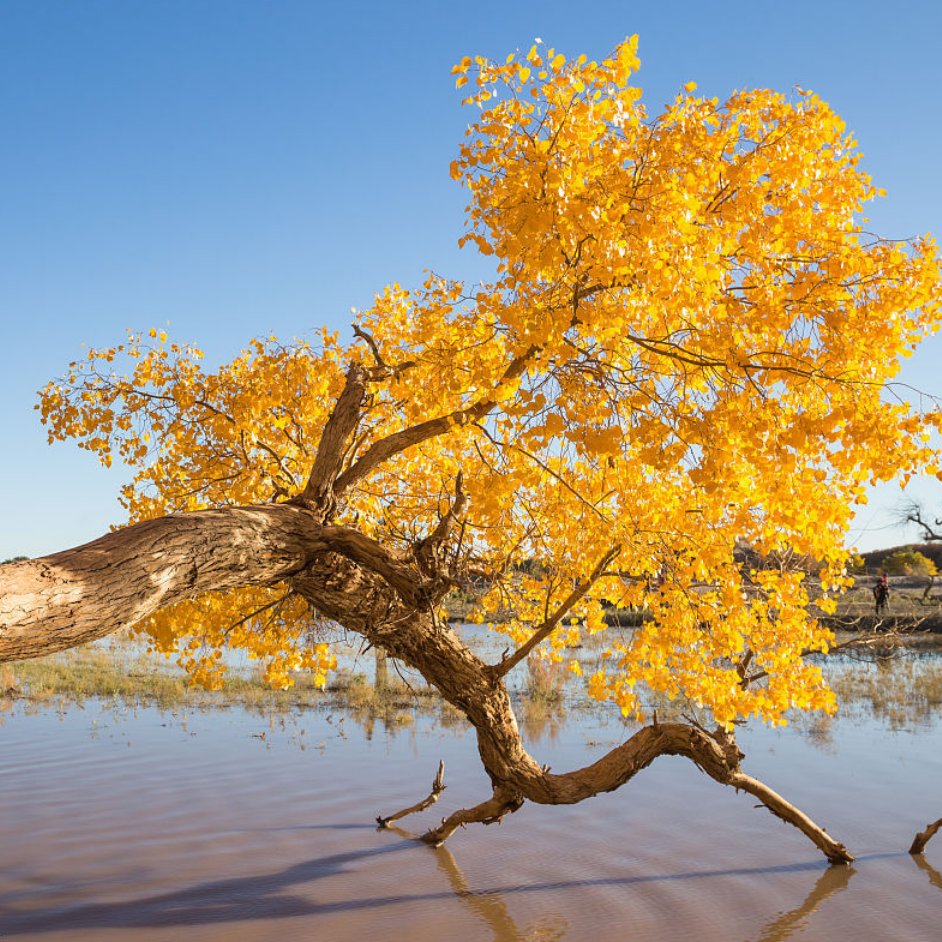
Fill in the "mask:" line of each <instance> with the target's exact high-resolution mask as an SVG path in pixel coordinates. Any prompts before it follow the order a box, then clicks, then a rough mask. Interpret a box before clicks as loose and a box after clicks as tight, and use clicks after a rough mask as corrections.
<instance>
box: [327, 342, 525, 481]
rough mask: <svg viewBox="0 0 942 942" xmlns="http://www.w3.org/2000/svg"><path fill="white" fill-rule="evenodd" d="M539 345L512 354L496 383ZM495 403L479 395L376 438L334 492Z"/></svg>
mask: <svg viewBox="0 0 942 942" xmlns="http://www.w3.org/2000/svg"><path fill="white" fill-rule="evenodd" d="M539 349H540V348H539V347H537V346H535V345H533V346H530V347H528V348H527V350H525V351H524V352H523V353H521V354H520V355H519V356H517V357H515V358H514V359H513V360H512V361H511V363H510V365H509V366H508V367H507V369H506V370H505V371H504V373H503V375H502V376H501V378H500V382H499V383H498V386H500V385H501V384H503V383H506V382H511V381H513V380H515V379H519V378H520V376H522V375H523V372H524V370H525V369H526V367H527V364H528V363H529V361H530V360H531V359H532V357H533V356H534V355H535V354H536V353H537V352H538V351H539ZM496 405H497V400H496V399H481V400H478V402H475V403H473V404H472V405H470V406H467V407H466V408H464V409H456V410H455V411H454V412H449V413H448V414H447V415H442V416H439V417H438V418H435V419H429V420H428V421H426V422H420V423H419V424H418V425H412V426H410V427H409V428H406V429H402V430H400V431H398V432H393V434H391V435H387V436H386V437H385V438H381V439H379V441H376V442H374V443H373V444H372V445H370V447H369V448H368V449H367V450H366V452H365V453H364V454H363V456H362V457H361V458H359V459H358V460H357V461H356V462H355V463H354V464H353V465H351V467H349V468H347V470H346V471H344V472H343V474H341V475H340V477H339V478H337V481H336V483H335V485H334V493H335V494H336V495H337V496H338V497H339V496H340V495H341V494H343V493H344V491H347V490H349V489H350V488H351V487H353V485H354V484H356V483H357V482H358V481H361V480H362V479H363V478H365V477H366V476H367V475H368V474H369V473H370V472H371V471H373V470H374V469H375V468H377V467H378V466H379V465H381V464H382V463H383V462H384V461H387V460H388V459H389V458H391V457H392V456H393V455H397V454H399V452H401V451H405V450H406V449H408V448H412V447H413V446H415V445H419V444H421V443H422V442H424V441H428V440H429V439H430V438H435V437H437V436H438V435H442V434H444V433H445V432H447V431H448V430H449V429H451V428H454V427H455V426H461V425H467V424H468V423H469V422H475V421H477V420H478V419H482V418H483V417H484V416H485V415H487V414H488V413H489V412H490V411H491V409H493V408H494V406H496Z"/></svg>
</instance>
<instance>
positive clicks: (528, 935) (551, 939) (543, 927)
mask: <svg viewBox="0 0 942 942" xmlns="http://www.w3.org/2000/svg"><path fill="white" fill-rule="evenodd" d="M389 830H390V831H394V832H395V833H396V834H399V835H400V836H401V837H403V838H405V839H407V840H414V841H417V840H419V837H418V835H416V834H410V833H409V832H408V831H406V830H404V829H403V828H400V827H397V826H396V825H391V826H390V827H389ZM432 853H434V854H435V862H436V863H437V864H438V868H439V870H440V871H441V872H442V873H444V874H445V876H446V877H447V878H448V882H449V884H450V885H451V888H452V889H453V890H454V892H455V896H456V897H457V898H458V899H459V900H461V902H463V903H464V904H465V905H466V906H467V907H468V908H469V909H470V910H471V911H472V912H473V913H474V914H475V916H477V917H478V918H479V919H481V920H482V921H483V922H484V923H486V924H487V926H488V927H489V928H490V930H491V932H492V933H493V940H494V942H537V940H539V942H557V940H559V939H563V938H565V936H566V930H567V926H568V923H567V922H566V920H565V919H564V918H563V917H562V916H559V915H557V916H550V917H544V918H543V919H541V920H540V921H539V923H538V924H535V925H532V926H526V927H524V928H523V929H521V928H520V927H519V926H518V925H517V923H516V922H515V921H514V919H513V917H512V916H511V915H510V911H509V910H508V908H507V903H506V902H504V899H503V897H502V896H501V895H500V894H499V893H495V892H492V891H486V892H483V893H482V892H476V891H474V890H472V889H471V887H470V886H469V885H468V881H467V879H466V878H465V875H464V874H463V873H462V872H461V868H460V867H459V866H458V862H457V861H456V860H455V858H454V856H453V855H452V853H451V851H450V850H449V849H448V848H447V847H446V846H445V845H444V844H443V845H442V846H441V847H436V848H434V849H432Z"/></svg>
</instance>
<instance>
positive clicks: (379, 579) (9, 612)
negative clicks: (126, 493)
mask: <svg viewBox="0 0 942 942" xmlns="http://www.w3.org/2000/svg"><path fill="white" fill-rule="evenodd" d="M277 582H284V583H287V584H288V585H289V586H290V587H291V588H292V589H293V590H294V591H295V592H296V593H298V594H299V595H301V596H303V597H304V598H305V599H307V601H308V602H309V604H310V605H311V606H312V607H313V608H314V609H316V610H317V611H318V612H319V613H321V614H322V615H325V616H327V617H328V618H331V619H333V620H335V621H336V622H338V623H339V624H341V625H343V626H344V627H345V628H346V629H348V630H351V631H355V632H358V633H359V634H361V635H363V636H364V637H365V638H367V639H368V640H369V641H370V642H372V643H373V644H374V645H375V646H376V647H378V648H382V649H383V650H384V651H385V652H386V653H387V654H388V655H389V656H390V657H395V658H397V659H399V660H400V661H402V662H403V663H404V664H406V665H409V666H410V667H412V668H414V669H416V670H417V671H419V673H421V674H422V676H423V677H424V678H425V679H426V680H427V681H428V682H429V683H430V684H432V685H433V686H434V687H436V688H437V689H438V691H439V692H440V693H441V695H442V696H443V697H444V698H445V699H446V700H447V701H448V702H449V703H451V704H452V705H454V706H455V707H457V708H458V709H459V710H461V712H462V713H464V715H465V716H466V717H467V718H468V720H469V721H470V722H471V723H472V725H473V726H474V728H475V730H476V732H477V741H478V751H479V753H480V756H481V761H482V762H483V764H484V768H485V769H486V770H487V773H488V775H489V776H490V779H491V784H492V788H493V794H492V796H491V797H490V798H488V799H487V800H485V801H484V802H482V803H481V804H480V805H477V806H476V807H474V808H471V809H467V810H462V811H457V812H455V813H454V814H452V815H451V816H450V817H449V818H446V819H445V820H444V821H443V822H442V824H441V826H440V827H438V828H436V829H434V830H433V831H430V832H429V833H428V834H427V835H426V836H425V839H426V840H427V841H428V842H429V843H432V844H440V843H442V842H443V841H444V840H445V839H447V837H448V836H449V835H450V834H451V833H452V832H453V831H454V830H455V829H456V828H458V827H461V826H462V825H464V824H468V823H471V822H482V823H492V822H495V821H499V820H501V819H502V818H503V817H504V816H505V815H507V814H508V813H511V812H513V811H516V810H517V809H518V808H519V807H520V806H521V805H522V804H523V803H524V801H527V800H529V801H533V802H537V803H539V804H547V805H557V804H574V803H576V802H580V801H583V800H585V799H586V798H590V797H592V796H593V795H597V794H599V793H600V792H605V791H613V790H614V789H617V788H619V787H620V786H622V785H623V784H625V783H626V782H627V781H629V780H630V779H631V778H632V777H633V776H634V775H636V774H637V773H638V772H639V771H641V770H642V769H644V768H646V767H647V766H648V765H650V764H651V762H653V761H654V760H655V759H656V758H657V757H658V756H662V755H681V756H686V757H687V758H689V759H690V760H691V761H693V762H694V763H696V764H697V765H698V766H699V767H700V768H701V769H702V770H703V771H705V772H706V773H707V774H708V775H709V776H710V777H711V778H713V779H715V780H716V781H717V782H720V783H721V784H724V785H730V786H732V787H734V788H736V789H741V790H744V791H746V792H748V793H749V794H751V795H753V796H754V797H756V798H757V799H758V800H759V801H760V802H762V804H763V805H765V806H766V807H767V808H768V809H769V810H770V811H772V812H773V814H775V815H777V816H778V817H780V818H782V819H783V820H785V821H787V822H789V823H790V824H793V825H794V826H795V827H797V828H798V829H799V830H801V831H802V833H804V834H805V835H806V836H807V837H808V838H809V839H810V840H812V841H813V842H814V843H815V845H816V846H817V847H818V848H819V849H820V850H821V851H822V853H824V855H825V856H826V857H827V859H828V860H829V861H831V862H832V863H847V862H849V861H850V860H852V859H853V858H852V857H851V856H850V854H849V853H848V852H847V850H846V849H845V848H844V846H843V845H842V844H840V843H838V842H837V841H835V840H833V839H832V838H831V837H830V836H828V835H827V834H826V833H825V832H824V831H823V830H822V829H821V828H819V827H818V826H817V825H816V824H814V823H813V822H812V821H811V820H810V819H809V818H808V817H807V816H805V815H804V814H802V813H801V812H800V811H798V809H796V808H794V807H793V806H792V805H791V804H789V803H788V802H787V801H785V799H783V798H782V797H781V796H779V795H777V794H776V793H775V792H773V791H772V790H771V789H769V788H767V787H766V786H765V785H763V784H762V783H761V782H758V781H756V780H755V779H753V778H750V777H749V776H747V775H745V774H744V773H742V771H741V770H740V768H739V761H740V759H741V758H742V756H741V754H740V752H739V750H738V749H737V747H736V744H735V741H734V740H733V739H732V737H731V736H727V735H726V734H724V733H720V732H718V733H715V734H710V733H707V732H706V731H704V730H702V729H699V728H697V727H695V726H691V725H688V724H682V723H662V724H655V725H652V726H647V727H645V728H643V729H641V730H639V731H638V732H637V733H636V734H635V735H634V736H632V737H631V738H630V739H629V740H628V741H627V742H625V743H624V744H622V745H621V746H618V747H617V748H615V749H613V750H612V751H611V752H609V753H608V754H607V755H605V756H603V757H602V758H601V759H599V760H598V761H597V762H595V763H593V764H592V765H589V766H587V767H585V768H583V769H578V770H576V771H573V772H568V773H564V774H552V773H550V771H549V770H548V769H547V768H544V767H542V766H540V765H539V763H537V761H536V760H535V759H534V758H533V757H532V756H531V755H530V754H529V753H528V752H527V751H526V749H525V748H524V746H523V742H522V740H521V737H520V731H519V729H518V727H517V721H516V717H515V716H514V712H513V709H512V706H511V701H510V696H509V694H508V691H507V688H506V686H505V684H504V682H503V680H502V672H501V671H500V670H499V669H498V667H499V665H498V666H494V665H487V664H485V663H484V662H483V661H481V660H480V658H478V657H477V656H476V655H475V654H474V653H473V652H471V651H470V650H469V649H468V648H467V647H466V646H465V645H464V644H463V643H462V641H461V640H460V639H459V638H458V636H457V635H456V634H455V633H454V632H453V631H452V630H451V629H450V628H449V627H448V626H447V625H445V624H441V623H440V622H438V621H437V620H436V618H435V617H434V614H433V606H432V604H431V602H429V603H428V604H427V606H426V607H423V606H422V604H421V599H422V598H423V594H424V593H426V592H427V591H429V590H428V580H427V578H426V577H425V575H423V573H422V572H421V571H420V570H419V569H418V568H416V566H415V559H414V558H410V557H408V556H407V555H406V554H399V555H394V554H391V553H389V552H387V551H386V550H385V549H383V548H382V547H381V546H379V545H378V544H375V543H372V541H370V540H369V539H368V538H367V537H365V536H363V535H362V534H357V533H355V531H351V530H349V529H346V528H342V527H336V526H323V525H321V523H320V521H319V518H318V516H317V515H316V514H313V513H311V512H309V511H308V510H307V509H305V508H304V507H301V506H296V505H293V504H278V505H264V506H258V507H245V508H231V509H225V508H224V509H219V510H210V511H204V512H200V513H194V514H187V515H180V516H171V517H164V518H161V519H159V520H153V521H148V522H146V523H141V524H137V525H135V526H131V527H128V528H126V529H124V530H118V531H116V532H113V533H110V534H108V535H107V536H104V537H102V538H101V539H99V540H95V541H94V542H92V543H88V544H86V545H85V546H81V547H78V548H77V549H73V550H68V551H65V552H62V553H57V554H55V555H53V556H48V557H45V558H43V559H38V560H31V561H29V562H24V563H17V564H11V565H6V566H3V567H0V661H4V660H13V659H20V658H26V657H35V656H38V655H41V654H46V653H50V652H53V651H58V650H62V649H63V648H67V647H71V646H73V645H76V644H80V643H83V642H85V641H90V640H93V639H95V638H99V637H102V636H104V635H106V634H108V633H110V632H112V631H116V630H118V629H120V628H124V627H126V626H129V625H132V624H134V623H135V622H136V621H139V620H140V619H142V618H144V617H146V616H147V615H149V614H151V613H153V612H155V611H157V610H158V609H159V608H161V607H164V606H167V605H170V604H172V603H174V602H177V601H180V600H182V599H185V598H190V597H194V596H197V595H200V594H203V593H205V592H209V591H215V590H224V589H233V588H238V587H242V586H257V585H272V584H274V583H277ZM404 583H407V584H404ZM439 793H440V792H439ZM436 797H437V795H436ZM430 803H431V802H429V804H430ZM420 804H422V803H420ZM406 810H408V809H406Z"/></svg>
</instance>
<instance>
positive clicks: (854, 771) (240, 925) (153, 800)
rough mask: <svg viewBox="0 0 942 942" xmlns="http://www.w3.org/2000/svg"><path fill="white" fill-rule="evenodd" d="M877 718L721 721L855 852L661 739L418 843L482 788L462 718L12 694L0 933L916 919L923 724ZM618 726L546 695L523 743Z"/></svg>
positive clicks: (934, 888) (938, 927) (403, 934)
mask: <svg viewBox="0 0 942 942" xmlns="http://www.w3.org/2000/svg"><path fill="white" fill-rule="evenodd" d="M400 719H401V718H400ZM894 725H895V727H896V728H893V729H891V728H890V727H889V726H888V724H887V723H886V722H885V721H884V720H880V719H877V718H874V717H873V716H872V715H869V714H867V713H866V712H864V713H863V714H860V713H859V712H858V713H856V714H854V715H849V716H847V717H845V718H843V719H841V718H839V719H837V720H835V721H833V722H832V723H831V724H830V726H829V728H827V730H826V731H824V732H823V733H822V731H821V730H820V729H818V730H816V731H815V734H814V735H808V734H807V733H806V732H802V731H801V730H799V729H797V728H794V729H793V728H787V729H784V730H772V729H766V728H761V727H759V728H756V729H748V730H746V731H744V732H743V733H742V734H741V736H740V739H741V743H742V745H743V747H744V750H745V751H746V753H747V760H746V763H745V768H746V770H747V771H749V772H751V773H753V774H755V775H757V776H759V777H760V778H762V779H764V780H765V781H767V782H768V783H769V784H770V785H772V786H773V787H774V788H776V789H778V790H779V791H781V792H782V793H783V794H784V795H785V796H786V797H788V798H790V799H791V800H792V801H794V802H795V803H797V804H798V805H799V806H800V807H802V808H803V809H804V810H806V811H807V812H808V813H809V814H811V815H812V816H813V817H814V818H815V819H816V820H818V821H819V823H821V824H822V825H824V826H825V827H827V828H828V830H829V831H830V832H831V833H832V834H834V835H836V836H838V837H839V838H840V839H841V840H843V841H844V842H845V843H847V845H848V846H849V848H850V849H851V850H852V852H853V853H855V854H856V855H857V861H856V862H855V863H854V865H853V866H852V867H842V868H830V867H828V866H826V865H825V863H824V861H823V860H822V859H821V858H820V856H819V855H818V854H817V852H816V851H815V850H814V848H813V847H812V846H811V845H810V844H809V843H807V842H806V841H805V839H804V838H802V836H801V835H800V834H798V833H797V832H796V831H794V830H793V829H792V828H789V827H787V826H786V825H784V824H782V823H781V822H779V821H778V820H776V819H775V818H773V817H772V816H770V815H769V814H768V813H767V812H765V811H764V810H757V809H755V808H754V807H753V802H752V801H751V800H750V799H749V798H748V797H747V796H744V795H737V794H736V793H735V792H733V791H732V790H730V789H724V788H722V787H721V786H718V785H717V784H716V783H714V782H713V781H711V780H710V779H708V778H707V777H706V776H704V775H702V774H700V773H699V772H698V771H697V769H696V768H695V767H694V766H693V765H691V764H690V763H689V762H687V761H685V760H682V759H660V760H658V761H657V762H656V763H655V765H654V766H652V767H651V768H650V769H647V770H645V771H644V772H643V773H641V774H640V775H639V776H638V777H637V778H636V779H635V780H633V781H632V782H630V783H629V784H628V785H626V786H625V787H624V788H622V789H621V790H619V791H618V792H615V793H613V794H610V795H606V796H603V797H600V798H596V799H594V800H591V801H588V802H584V803H583V804H581V805H578V806H575V807H572V808H542V807H537V806H531V805H527V806H525V807H524V808H523V809H522V810H521V811H520V812H518V813H517V814H516V815H513V816H512V817H510V818H508V819H507V820H506V821H505V822H504V824H503V825H501V826H499V827H496V826H495V827H487V828H485V827H480V826H478V827H474V828H470V829H468V830H466V831H463V832H459V833H458V834H456V835H455V836H454V838H452V840H451V841H450V842H449V845H448V847H447V848H444V849H441V850H437V851H436V850H432V849H430V848H427V847H425V846H424V845H419V844H416V843H415V842H414V841H413V840H412V839H411V833H412V831H415V832H417V831H419V830H420V829H421V827H422V825H423V823H425V824H428V823H429V822H431V821H433V820H437V819H438V817H440V815H441V814H442V813H444V812H447V811H449V810H452V809H454V808H456V807H459V806H463V805H466V804H468V803H473V802H476V801H478V800H480V799H481V798H482V797H484V796H485V795H486V794H487V788H486V781H485V778H484V775H483V773H482V772H481V769H480V766H479V764H478V762H477V759H476V755H475V748H474V742H473V737H472V735H471V733H470V732H469V731H468V730H467V729H465V728H463V727H458V728H450V729H443V728H441V726H440V725H439V724H438V723H437V722H436V721H435V720H434V719H432V718H429V717H421V716H419V717H417V718H416V719H415V721H414V722H413V723H412V724H410V725H402V724H401V722H400V723H398V724H397V725H395V726H393V727H390V728H389V729H387V728H386V727H385V726H384V725H383V723H382V722H377V723H376V724H375V725H373V727H372V729H371V730H370V735H367V731H366V729H365V728H364V727H363V726H361V725H357V723H356V722H355V721H354V719H353V718H352V717H351V716H345V715H344V714H343V713H342V712H334V713H328V712H326V711H322V712H317V711H312V712H308V713H304V714H294V715H288V716H287V717H281V718H276V719H274V720H273V721H270V722H269V721H266V720H265V719H261V718H259V717H258V716H257V715H252V714H249V713H246V712H244V711H242V710H240V709H235V708H232V709H227V710H216V711H211V712H206V713H190V714H188V715H184V714H179V713H178V714H176V715H175V714H173V713H162V712H160V711H158V710H156V709H150V708H139V709H135V710H127V709H117V710H115V709H113V708H105V707H103V706H101V705H100V704H97V703H88V704H86V705H85V706H84V708H77V707H75V708H72V709H69V710H67V711H65V712H61V711H57V710H55V709H48V710H40V711H38V712H33V711H27V710H26V709H25V708H24V707H23V706H22V705H19V704H17V705H14V706H13V707H12V708H9V709H8V712H7V713H6V714H5V715H4V722H3V725H2V726H0V939H3V940H4V942H9V940H13V939H28V940H31V942H33V940H35V942H40V940H49V942H109V940H114V942H164V940H178V939H185V940H198V942H202V940H220V942H221V940H226V942H262V940H328V942H335V940H336V942H345V940H361V939H371V940H408V942H419V940H425V939H429V940H433V939H434V940H437V939H449V940H495V942H507V940H557V939H567V940H591V942H607V940H619V942H624V940H659V942H670V940H684V942H688V940H697V942H713V940H717V942H720V940H722V942H729V940H756V942H757V940H763V942H773V940H775V942H777V940H785V939H803V940H809V939H810V940H825V939H839V938H846V939H855V940H913V942H930V940H931V942H935V940H939V939H942V836H940V837H938V838H937V839H936V841H933V842H932V843H930V844H929V847H928V848H927V852H926V854H925V858H924V859H920V858H912V857H910V856H909V854H908V853H906V849H907V848H908V846H909V843H910V841H911V840H912V837H913V834H914V833H915V831H916V830H919V829H921V828H922V827H923V826H924V825H925V824H926V823H927V822H928V821H929V820H934V819H935V818H937V817H939V816H940V815H942V787H940V785H942V724H940V722H939V720H938V718H936V717H934V716H929V717H928V718H927V717H926V716H925V715H922V716H920V718H919V719H918V720H915V719H914V720H913V721H912V722H911V723H909V724H908V725H907V724H905V723H903V724H900V723H898V722H897V723H895V724H894ZM625 734H626V731H625V729H624V727H623V726H622V724H621V722H620V721H619V720H617V719H614V718H613V719H605V718H604V716H601V715H600V714H599V713H598V712H591V713H588V712H582V711H570V713H569V715H568V717H567V720H566V721H565V723H563V724H557V725H556V726H555V727H553V735H552V736H544V738H543V740H542V741H532V742H531V746H532V749H533V751H534V752H535V754H536V755H537V756H538V757H539V758H540V759H541V761H545V762H547V763H549V764H550V765H551V766H553V767H554V768H556V769H558V770H563V769H566V768H571V767H574V766H576V765H581V764H584V763H586V762H588V761H591V760H592V759H594V758H597V757H598V756H599V755H600V754H601V753H602V752H604V751H605V750H607V749H608V748H610V747H611V746H612V745H614V744H615V743H617V742H618V741H620V740H621V739H623V738H624V736H625ZM440 758H442V759H444V760H445V763H446V781H448V783H449V787H448V789H447V790H446V791H445V793H444V795H443V797H442V800H441V802H440V803H439V804H438V805H437V806H436V807H435V808H433V809H431V810H430V811H427V812H425V813H424V814H423V815H420V816H417V817H416V818H414V819H409V818H407V819H405V821H404V822H402V823H403V824H404V825H405V826H406V828H409V829H412V830H410V831H394V830H386V831H380V830H377V829H376V827H375V826H374V825H373V823H372V821H373V818H374V817H375V815H376V814H378V813H381V812H382V813H388V812H390V811H392V810H395V809H396V808H398V807H401V806H404V805H408V804H412V803H413V802H415V801H417V800H418V799H419V798H420V797H422V796H423V795H424V794H425V793H426V792H427V790H428V786H429V784H430V783H431V780H432V778H433V776H434V773H435V769H436V767H437V764H438V760H439V759H440Z"/></svg>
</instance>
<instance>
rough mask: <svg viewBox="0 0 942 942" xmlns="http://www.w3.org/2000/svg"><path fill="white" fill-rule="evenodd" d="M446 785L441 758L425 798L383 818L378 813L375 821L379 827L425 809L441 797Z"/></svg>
mask: <svg viewBox="0 0 942 942" xmlns="http://www.w3.org/2000/svg"><path fill="white" fill-rule="evenodd" d="M447 787H448V786H447V785H446V784H445V760H444V759H442V760H440V761H439V763H438V774H437V775H436V776H435V781H434V782H432V790H431V791H430V792H429V794H428V797H427V798H423V799H422V800H421V801H420V802H418V803H417V804H414V805H409V807H408V808H403V809H402V810H401V811H397V812H395V814H391V815H389V817H387V818H384V817H383V816H382V815H378V816H377V818H376V823H377V824H378V825H379V826H380V827H381V828H385V827H388V826H389V824H390V822H392V821H398V820H399V819H400V818H404V817H406V816H407V815H410V814H415V813H416V812H418V811H425V809H426V808H431V807H432V805H434V804H435V802H436V801H438V799H439V798H440V797H441V794H442V792H443V791H444V790H445V789H446V788H447Z"/></svg>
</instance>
